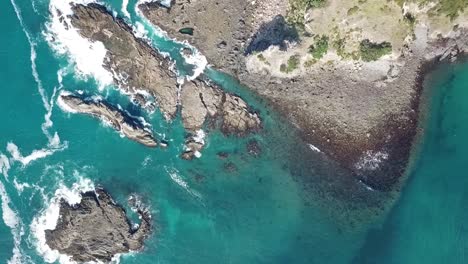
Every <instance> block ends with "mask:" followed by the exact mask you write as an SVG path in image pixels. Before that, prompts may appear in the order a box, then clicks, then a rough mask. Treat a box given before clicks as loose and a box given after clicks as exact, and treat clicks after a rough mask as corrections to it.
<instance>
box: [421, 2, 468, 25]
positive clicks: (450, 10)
mask: <svg viewBox="0 0 468 264" xmlns="http://www.w3.org/2000/svg"><path fill="white" fill-rule="evenodd" d="M427 1H428V0H426V2H427ZM466 7H468V0H439V4H438V5H437V6H436V10H437V12H438V13H442V14H445V15H447V16H448V17H450V19H452V20H453V19H455V18H456V17H457V16H458V14H459V13H460V12H463V11H464V10H465V8H466Z"/></svg>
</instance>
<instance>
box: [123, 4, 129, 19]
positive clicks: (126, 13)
mask: <svg viewBox="0 0 468 264" xmlns="http://www.w3.org/2000/svg"><path fill="white" fill-rule="evenodd" d="M127 8H128V0H122V13H123V14H124V16H126V17H128V18H130V13H128V9H127Z"/></svg>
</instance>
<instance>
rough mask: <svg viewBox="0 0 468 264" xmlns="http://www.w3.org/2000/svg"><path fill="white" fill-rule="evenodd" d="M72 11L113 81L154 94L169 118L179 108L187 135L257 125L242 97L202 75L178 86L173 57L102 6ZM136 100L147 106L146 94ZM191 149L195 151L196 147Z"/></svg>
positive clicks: (127, 88) (243, 129) (234, 130)
mask: <svg viewBox="0 0 468 264" xmlns="http://www.w3.org/2000/svg"><path fill="white" fill-rule="evenodd" d="M72 9H73V11H74V14H73V16H72V17H71V23H72V24H73V26H74V27H75V28H77V29H78V30H79V32H80V34H81V35H82V36H83V37H85V38H87V39H89V40H91V41H100V42H102V43H103V44H104V46H105V47H106V49H107V54H106V59H105V60H104V63H105V64H104V66H105V67H106V68H107V69H109V71H110V72H112V73H114V82H115V83H116V84H117V85H118V86H119V87H120V88H121V89H124V90H125V91H126V92H128V93H130V94H135V93H136V92H137V91H141V90H143V91H146V92H148V93H149V94H151V95H152V96H154V98H155V101H156V104H157V106H158V107H159V109H160V110H161V111H162V112H163V113H164V115H165V117H166V118H167V119H168V120H170V119H172V118H174V117H175V116H176V114H177V111H178V109H179V106H180V108H181V116H182V120H183V124H184V126H185V128H186V129H187V131H188V132H189V133H191V134H194V133H195V132H196V131H197V130H199V129H201V128H202V127H203V125H204V124H205V123H207V122H208V121H210V122H209V123H211V124H219V125H220V128H221V129H222V131H223V132H225V133H226V134H232V135H245V134H247V133H249V132H252V131H256V130H258V129H260V128H261V120H260V117H259V116H258V114H257V113H255V111H253V110H252V109H251V108H250V107H249V106H248V105H247V103H246V102H245V101H244V100H242V99H241V98H240V97H238V96H236V95H233V94H229V93H226V92H224V91H223V90H222V89H221V88H220V87H219V86H218V85H216V84H214V83H211V82H208V81H207V80H206V77H204V76H203V75H201V76H199V77H198V78H197V79H195V80H192V81H185V82H184V83H183V84H182V85H181V86H180V87H179V84H178V83H177V76H176V74H175V73H174V72H172V71H171V70H170V68H171V63H172V62H171V60H170V59H169V58H165V57H164V56H162V55H161V54H159V53H158V52H157V51H156V50H155V49H154V48H153V47H151V46H150V45H149V44H148V43H146V41H144V40H142V39H140V38H137V37H136V36H135V35H134V33H133V31H132V28H131V27H129V26H128V25H127V24H126V23H125V22H124V21H123V20H122V19H120V18H115V17H114V16H113V15H112V14H111V13H110V12H109V11H108V10H107V9H106V8H105V7H104V6H102V5H98V4H88V5H80V4H77V5H74V6H73V7H72ZM178 91H180V101H179V93H178ZM136 99H138V100H137V101H138V102H140V104H141V105H147V103H148V100H149V99H148V98H145V97H144V96H138V98H136ZM179 104H180V105H179ZM212 121H215V122H212ZM189 142H190V139H189ZM195 151H199V149H198V148H194V151H193V153H195Z"/></svg>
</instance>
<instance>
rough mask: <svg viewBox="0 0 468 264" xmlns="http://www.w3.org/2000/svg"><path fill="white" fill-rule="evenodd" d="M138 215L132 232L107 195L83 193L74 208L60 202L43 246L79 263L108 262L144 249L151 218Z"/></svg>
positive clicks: (146, 215) (120, 210)
mask: <svg viewBox="0 0 468 264" xmlns="http://www.w3.org/2000/svg"><path fill="white" fill-rule="evenodd" d="M138 213H139V214H140V216H141V223H140V225H139V227H138V228H136V229H135V228H133V227H132V226H131V224H130V222H129V221H128V219H127V217H126V215H125V211H124V209H123V208H122V207H120V206H118V205H116V204H115V203H114V201H113V200H112V198H111V197H110V195H109V194H108V193H107V192H105V191H104V190H102V189H96V190H95V192H87V193H83V194H82V199H81V202H80V203H79V204H77V205H73V206H72V205H69V204H68V203H67V202H66V201H65V200H62V201H61V204H60V218H59V220H58V223H57V226H56V228H55V229H54V230H46V232H45V236H46V243H47V245H48V246H49V247H50V248H51V249H56V250H58V251H59V252H60V253H61V254H66V255H69V256H71V258H72V259H73V260H74V261H77V262H80V263H83V262H89V261H101V262H110V261H111V259H112V257H113V256H114V255H116V254H119V253H126V252H129V251H136V250H141V249H142V248H143V242H144V240H145V239H146V238H147V237H148V236H149V234H150V232H151V217H150V215H149V214H148V213H147V212H144V211H142V210H140V211H139V212H138Z"/></svg>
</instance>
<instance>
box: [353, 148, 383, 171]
mask: <svg viewBox="0 0 468 264" xmlns="http://www.w3.org/2000/svg"><path fill="white" fill-rule="evenodd" d="M387 159H388V153H386V152H383V151H372V150H368V151H366V152H365V153H364V155H363V156H362V157H361V158H360V159H359V161H358V162H356V164H354V167H355V168H356V169H358V170H371V171H373V170H376V169H378V168H379V167H380V164H381V163H382V162H384V161H385V160H387Z"/></svg>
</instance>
